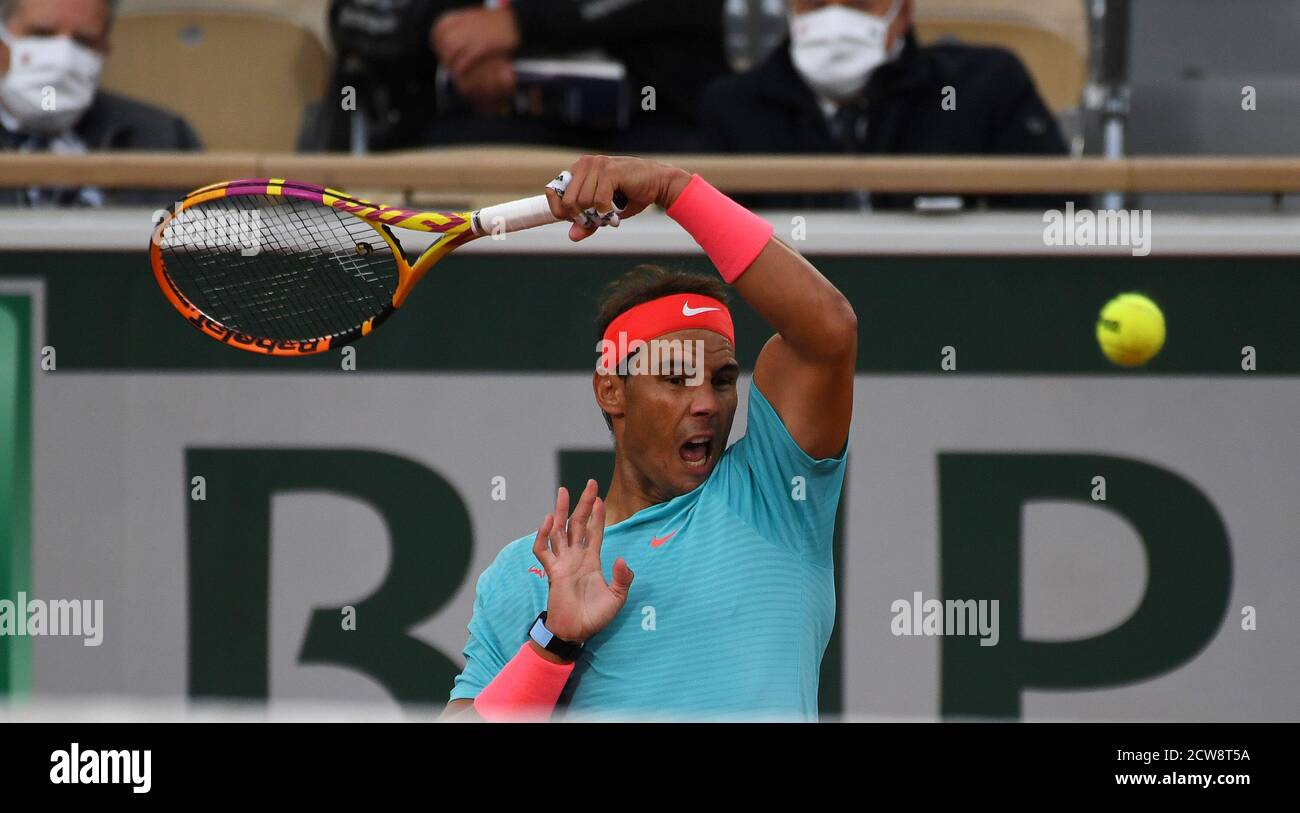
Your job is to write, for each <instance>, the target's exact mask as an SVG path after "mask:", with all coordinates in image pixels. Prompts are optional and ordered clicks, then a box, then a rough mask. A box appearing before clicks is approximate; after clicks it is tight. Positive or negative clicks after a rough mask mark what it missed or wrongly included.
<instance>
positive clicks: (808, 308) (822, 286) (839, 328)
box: [659, 168, 858, 361]
mask: <svg viewBox="0 0 1300 813" xmlns="http://www.w3.org/2000/svg"><path fill="white" fill-rule="evenodd" d="M691 179H692V176H691V175H690V174H689V173H686V172H685V171H683V170H680V169H676V168H669V169H667V170H665V181H664V189H665V191H664V193H663V194H662V195H661V197H660V199H659V203H660V205H661V206H663V207H664V208H665V209H666V210H668V213H669V215H670V216H673V217H674V218H675V219H676V220H677V221H678V222H679V223H681V224H682V226H683V227H684V228H686V230H687V231H688V232H690V233H691V235H692V236H693V237H695V239H696V241H697V242H699V243H700V245H701V246H702V247H704V249H705V251H706V252H707V253H708V254H709V257H710V259H712V260H713V261H714V264H715V265H716V266H717V267H718V271H719V273H721V274H722V276H723V278H724V279H726V280H727V281H728V282H730V283H731V284H732V285H733V286H734V287H735V288H736V291H737V292H738V293H739V294H740V295H741V297H742V298H743V299H744V300H745V302H747V303H748V304H749V306H750V307H752V308H753V309H754V310H755V311H757V312H758V314H759V316H762V317H763V319H764V320H765V321H766V322H767V323H768V324H769V325H771V326H772V327H773V328H775V329H776V331H777V333H779V334H781V337H782V338H783V339H784V340H785V341H786V343H787V344H788V345H789V347H790V348H791V349H792V350H794V351H795V352H796V353H797V354H798V355H799V356H800V357H802V358H804V359H806V360H810V361H815V360H820V359H828V360H838V359H842V358H845V357H846V356H849V355H852V354H853V353H854V352H855V350H856V348H857V334H858V328H857V318H856V316H855V315H854V313H853V307H852V305H850V304H849V301H848V300H847V299H846V298H845V297H844V295H843V294H841V293H840V292H839V290H837V289H836V288H835V286H834V285H832V284H831V283H830V281H829V280H828V279H826V277H824V276H822V274H821V272H820V271H818V270H817V269H816V268H814V267H813V265H812V264H811V263H809V262H808V261H807V260H806V259H804V258H803V257H802V256H801V255H800V254H799V253H798V252H797V251H795V250H794V249H792V248H790V247H789V246H787V245H786V244H785V243H782V242H781V241H780V240H778V239H777V238H776V237H775V236H772V234H771V232H772V228H771V226H770V225H768V224H766V223H763V222H762V221H761V220H759V219H758V218H756V217H755V216H754V215H753V214H752V213H750V212H747V211H745V210H744V209H743V208H741V207H740V206H739V205H738V204H736V203H735V202H734V201H731V200H730V199H728V198H725V197H723V196H722V195H721V194H720V193H718V192H717V191H716V190H713V189H712V188H711V187H708V186H705V185H699V188H697V189H688V187H689V186H690V181H691ZM701 180H702V179H701ZM684 196H687V197H689V196H695V200H694V201H683V197H684ZM675 204H678V205H675Z"/></svg>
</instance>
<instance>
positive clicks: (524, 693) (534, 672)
mask: <svg viewBox="0 0 1300 813" xmlns="http://www.w3.org/2000/svg"><path fill="white" fill-rule="evenodd" d="M572 673H573V664H571V663H551V662H550V661H548V660H546V659H545V658H543V657H542V656H541V655H538V654H537V653H536V652H534V651H533V648H532V646H530V645H529V644H528V642H526V641H525V642H524V645H523V646H522V647H520V648H519V652H517V653H516V654H515V656H514V657H513V658H511V659H510V662H509V663H507V664H506V665H505V666H504V667H503V668H502V669H501V671H500V672H498V673H497V676H496V677H494V678H492V681H491V682H490V683H488V685H487V686H484V687H483V691H481V692H479V693H478V697H476V698H474V711H476V712H478V715H479V716H480V717H482V718H483V719H484V720H489V721H491V722H501V721H511V722H541V721H544V720H546V719H548V718H549V717H550V716H551V712H553V711H555V704H556V702H558V701H559V699H560V692H562V691H564V684H565V683H567V682H568V680H569V675H570V674H572Z"/></svg>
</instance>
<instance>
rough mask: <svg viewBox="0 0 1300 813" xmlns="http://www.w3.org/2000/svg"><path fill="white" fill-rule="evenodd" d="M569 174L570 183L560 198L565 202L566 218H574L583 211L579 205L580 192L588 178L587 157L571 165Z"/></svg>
mask: <svg viewBox="0 0 1300 813" xmlns="http://www.w3.org/2000/svg"><path fill="white" fill-rule="evenodd" d="M569 175H570V176H571V177H570V178H569V185H568V187H567V188H566V189H565V190H564V194H563V195H561V196H560V199H561V200H562V201H563V203H564V212H565V215H564V216H565V218H566V219H568V220H573V219H574V218H576V217H578V216H579V215H580V214H581V213H582V207H580V206H578V192H579V190H580V189H582V185H583V184H584V183H586V180H587V163H586V159H580V160H578V161H577V162H575V163H574V165H573V166H571V167H569Z"/></svg>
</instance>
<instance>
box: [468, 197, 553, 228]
mask: <svg viewBox="0 0 1300 813" xmlns="http://www.w3.org/2000/svg"><path fill="white" fill-rule="evenodd" d="M498 218H500V219H498ZM558 222H559V219H558V218H556V216H555V215H553V214H551V204H550V203H549V202H548V201H547V200H546V196H545V195H537V196H535V197H531V198H524V199H523V200H512V201H510V202H509V203H500V204H497V205H496V206H485V207H483V208H482V209H479V210H478V212H476V213H475V215H474V233H475V234H489V233H491V232H493V231H495V230H497V229H504V230H505V231H507V232H515V231H522V230H524V229H531V228H533V227H535V226H545V225H547V224H549V223H558Z"/></svg>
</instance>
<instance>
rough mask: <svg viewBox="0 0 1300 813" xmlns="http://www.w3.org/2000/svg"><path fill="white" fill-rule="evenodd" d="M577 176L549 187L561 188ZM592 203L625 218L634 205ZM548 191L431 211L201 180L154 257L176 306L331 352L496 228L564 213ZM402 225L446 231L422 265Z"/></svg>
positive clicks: (255, 341)
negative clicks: (406, 245) (410, 254)
mask: <svg viewBox="0 0 1300 813" xmlns="http://www.w3.org/2000/svg"><path fill="white" fill-rule="evenodd" d="M570 179H571V176H570V175H569V173H568V172H565V173H562V174H561V175H560V176H559V177H557V178H556V179H555V180H553V181H551V183H549V184H547V186H548V187H550V188H551V189H554V190H555V191H556V193H557V194H559V195H560V196H561V197H562V196H563V194H564V189H565V187H567V185H568V183H569V180H570ZM615 204H616V207H615V210H614V211H613V212H608V213H603V214H602V213H597V212H595V210H590V209H589V210H587V211H586V212H584V213H583V218H582V219H580V222H582V224H583V225H589V226H601V225H608V226H617V225H618V212H619V211H622V209H623V208H624V207H625V206H626V205H627V200H626V198H625V197H623V196H622V194H621V193H620V194H619V195H616V196H615ZM557 220H558V219H557V218H556V217H555V215H553V214H552V213H551V209H550V206H549V204H548V203H547V200H546V196H545V195H537V196H535V197H531V198H525V199H522V200H516V201H511V202H509V203H502V204H500V205H497V206H488V207H485V208H483V209H479V210H477V211H473V212H421V211H417V210H414V209H406V208H401V207H396V206H385V205H382V204H378V203H371V202H370V201H367V200H362V199H360V198H356V197H353V196H351V195H348V194H347V193H345V192H339V191H336V190H333V189H325V188H322V187H319V186H313V185H311V184H305V183H299V182H296V181H287V180H281V179H269V180H268V179H260V180H242V181H228V182H225V183H219V184H214V185H212V186H206V187H204V188H202V189H198V190H195V191H194V192H191V193H190V194H189V195H187V196H186V197H185V199H184V200H183V201H181V202H180V203H178V204H176V205H174V206H173V207H171V208H170V209H168V210H167V212H166V213H165V214H164V215H163V217H162V219H161V220H160V221H159V222H158V224H157V225H156V226H155V228H154V231H153V236H152V239H151V241H150V247H149V259H150V263H151V264H152V266H153V272H154V278H155V279H156V280H157V282H158V285H159V287H161V288H162V291H163V294H164V295H165V296H166V297H167V300H168V301H169V302H171V304H172V306H173V307H175V308H176V310H177V311H179V312H180V314H181V315H182V316H184V317H185V319H186V320H187V321H188V322H189V323H190V324H192V325H194V327H196V328H198V329H199V330H200V331H201V332H202V333H203V334H204V335H206V336H208V337H209V338H212V339H215V340H216V341H219V342H221V343H223V344H227V345H229V346H231V347H237V348H239V349H241V350H247V351H249V352H253V353H260V354H265V355H271V356H305V355H311V354H315V353H324V352H325V351H327V350H330V349H331V348H335V347H341V346H343V345H345V344H350V343H352V342H354V341H356V340H358V339H360V338H362V337H363V336H367V335H369V334H370V333H371V332H372V331H373V330H374V329H375V328H376V327H378V326H379V325H380V324H381V323H383V321H384V320H385V319H387V318H388V317H389V316H391V315H392V314H393V313H394V312H395V311H396V310H397V309H398V308H400V307H401V306H402V304H403V303H404V302H405V301H406V299H407V297H408V296H410V294H411V291H412V289H414V288H415V286H416V285H417V284H418V283H419V282H420V280H421V279H423V278H424V275H425V274H427V273H428V272H429V269H430V268H432V267H433V266H434V265H435V264H437V263H438V261H439V260H442V259H443V258H444V257H446V256H447V255H448V254H450V253H451V252H452V251H454V250H456V249H457V248H459V247H461V246H463V245H465V244H466V243H469V242H471V241H473V240H477V239H478V238H480V237H483V236H484V235H486V234H501V233H509V232H516V231H520V230H523V229H531V228H534V227H536V226H543V225H546V224H548V223H555V222H557ZM394 228H402V229H411V230H413V231H421V232H432V233H434V234H438V235H441V236H440V237H439V238H438V239H437V240H435V241H434V243H433V245H431V246H429V248H428V249H426V250H425V252H424V253H423V254H421V255H420V257H419V259H417V260H416V261H415V262H414V263H409V262H408V261H407V256H406V254H405V252H403V250H402V246H401V244H400V243H399V242H398V241H397V237H396V236H395V235H394V234H393V231H392V230H393V229H394Z"/></svg>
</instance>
